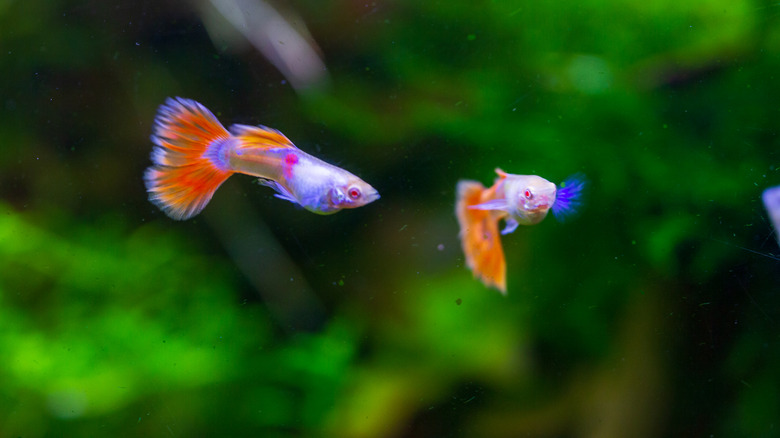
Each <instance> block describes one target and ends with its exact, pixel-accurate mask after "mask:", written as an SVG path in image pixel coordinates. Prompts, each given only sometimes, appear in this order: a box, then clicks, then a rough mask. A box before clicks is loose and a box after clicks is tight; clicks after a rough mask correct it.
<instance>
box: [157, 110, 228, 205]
mask: <svg viewBox="0 0 780 438" xmlns="http://www.w3.org/2000/svg"><path fill="white" fill-rule="evenodd" d="M152 142H153V143H154V145H155V147H154V149H153V151H152V161H153V162H154V166H152V167H149V168H148V169H146V173H145V174H144V183H145V184H146V190H147V191H148V192H149V200H150V201H151V202H152V203H154V204H155V205H157V206H158V207H159V208H160V209H161V210H162V211H164V212H165V214H167V215H168V216H170V217H171V218H173V219H176V220H184V219H189V218H191V217H192V216H195V215H196V214H198V213H200V211H201V210H203V208H204V207H205V206H206V204H208V202H209V201H210V200H211V197H212V196H213V195H214V192H215V191H216V190H217V188H218V187H219V186H220V185H221V184H222V183H223V182H225V180H226V179H227V178H228V177H229V176H230V175H231V174H232V173H233V172H232V171H230V170H229V168H228V165H227V163H226V160H225V159H224V158H223V157H224V154H222V148H223V147H225V146H227V145H228V144H229V143H230V142H231V138H230V134H229V133H228V132H227V131H226V130H225V128H224V127H223V126H222V125H221V124H220V123H219V121H218V120H217V118H216V117H215V116H214V114H212V113H211V111H209V110H208V109H206V107H204V106H203V105H201V104H199V103H198V102H195V101H194V100H189V99H182V98H180V97H177V98H175V99H171V98H168V99H167V100H166V101H165V103H164V104H163V105H161V106H160V109H159V110H158V112H157V117H156V118H155V119H154V128H153V133H152Z"/></svg>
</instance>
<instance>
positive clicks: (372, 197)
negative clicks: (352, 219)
mask: <svg viewBox="0 0 780 438" xmlns="http://www.w3.org/2000/svg"><path fill="white" fill-rule="evenodd" d="M327 196H328V199H327V202H326V204H327V206H328V207H329V208H330V209H332V210H333V211H334V212H335V211H338V210H341V209H344V208H357V207H362V206H364V205H366V204H370V203H371V202H374V201H376V200H377V199H379V192H377V191H376V189H375V188H373V187H371V185H369V184H368V183H367V182H365V181H363V180H362V179H360V178H358V177H353V178H349V179H348V180H347V181H346V182H344V183H337V184H334V186H333V187H331V188H330V190H329V191H328V193H327Z"/></svg>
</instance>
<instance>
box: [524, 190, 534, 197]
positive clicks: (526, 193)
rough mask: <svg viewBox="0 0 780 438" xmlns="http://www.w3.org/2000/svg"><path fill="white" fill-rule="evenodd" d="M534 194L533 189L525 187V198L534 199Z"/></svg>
mask: <svg viewBox="0 0 780 438" xmlns="http://www.w3.org/2000/svg"><path fill="white" fill-rule="evenodd" d="M533 198H534V194H533V193H532V192H531V189H525V199H533Z"/></svg>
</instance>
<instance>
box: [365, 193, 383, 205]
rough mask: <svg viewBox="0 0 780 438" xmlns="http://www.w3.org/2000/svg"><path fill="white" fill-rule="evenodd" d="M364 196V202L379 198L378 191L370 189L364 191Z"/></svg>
mask: <svg viewBox="0 0 780 438" xmlns="http://www.w3.org/2000/svg"><path fill="white" fill-rule="evenodd" d="M364 196H365V204H370V203H372V202H374V201H376V200H377V199H379V198H381V196H379V192H377V191H376V190H372V191H371V192H369V193H366V194H365V195H364Z"/></svg>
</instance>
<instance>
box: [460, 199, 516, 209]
mask: <svg viewBox="0 0 780 438" xmlns="http://www.w3.org/2000/svg"><path fill="white" fill-rule="evenodd" d="M508 208H509V205H508V204H507V203H506V199H492V200H490V201H487V202H483V203H481V204H476V205H469V209H471V210H503V211H507V210H508Z"/></svg>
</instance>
